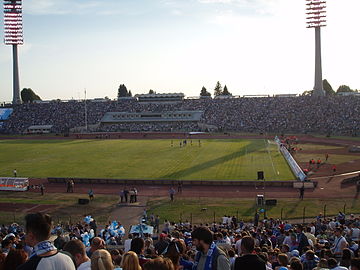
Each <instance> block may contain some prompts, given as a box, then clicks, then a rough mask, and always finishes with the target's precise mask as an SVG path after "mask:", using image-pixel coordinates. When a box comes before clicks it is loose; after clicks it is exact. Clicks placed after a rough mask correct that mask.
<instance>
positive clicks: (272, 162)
mask: <svg viewBox="0 0 360 270" xmlns="http://www.w3.org/2000/svg"><path fill="white" fill-rule="evenodd" d="M264 144H265V147H266V150H267V151H268V154H269V158H270V160H271V165H272V167H273V170H274V174H275V176H277V175H278V174H277V173H276V170H275V166H274V161H273V158H272V156H271V154H270V150H269V145H268V144H266V140H265V139H264Z"/></svg>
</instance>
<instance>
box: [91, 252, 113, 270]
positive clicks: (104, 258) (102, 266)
mask: <svg viewBox="0 0 360 270" xmlns="http://www.w3.org/2000/svg"><path fill="white" fill-rule="evenodd" d="M113 269H114V265H113V263H112V260H111V256H110V253H109V252H108V251H107V250H105V249H98V250H96V251H95V252H94V253H93V254H92V255H91V270H113Z"/></svg>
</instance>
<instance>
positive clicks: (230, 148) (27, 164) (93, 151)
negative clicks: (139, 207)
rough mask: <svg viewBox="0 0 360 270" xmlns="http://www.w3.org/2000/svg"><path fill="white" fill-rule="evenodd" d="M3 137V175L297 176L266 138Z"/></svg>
mask: <svg viewBox="0 0 360 270" xmlns="http://www.w3.org/2000/svg"><path fill="white" fill-rule="evenodd" d="M179 142H180V140H174V141H173V147H171V140H2V141H0V149H1V151H0V164H1V170H0V176H11V174H12V171H13V169H14V168H16V169H17V172H18V176H23V177H41V178H46V177H88V178H119V179H124V178H125V179H172V180H187V179H189V180H255V179H256V177H257V175H256V172H257V171H264V173H265V176H266V179H271V180H292V179H294V176H293V174H292V172H291V170H290V169H289V167H288V165H287V163H286V161H285V160H284V158H283V157H282V155H281V154H280V153H279V152H278V150H277V147H276V145H273V144H268V143H267V140H261V139H260V140H255V139H254V140H215V139H214V140H201V147H199V144H198V141H197V140H194V141H193V145H192V146H191V145H190V142H189V143H188V146H186V147H182V148H180V147H179Z"/></svg>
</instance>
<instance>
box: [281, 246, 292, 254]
mask: <svg viewBox="0 0 360 270" xmlns="http://www.w3.org/2000/svg"><path fill="white" fill-rule="evenodd" d="M289 251H290V247H289V245H287V244H284V245H282V246H281V252H282V253H287V252H289Z"/></svg>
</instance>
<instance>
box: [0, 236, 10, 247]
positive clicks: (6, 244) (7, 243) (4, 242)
mask: <svg viewBox="0 0 360 270" xmlns="http://www.w3.org/2000/svg"><path fill="white" fill-rule="evenodd" d="M1 247H2V248H3V249H10V248H11V247H12V242H11V240H10V239H9V238H5V239H4V240H2V241H1Z"/></svg>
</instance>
